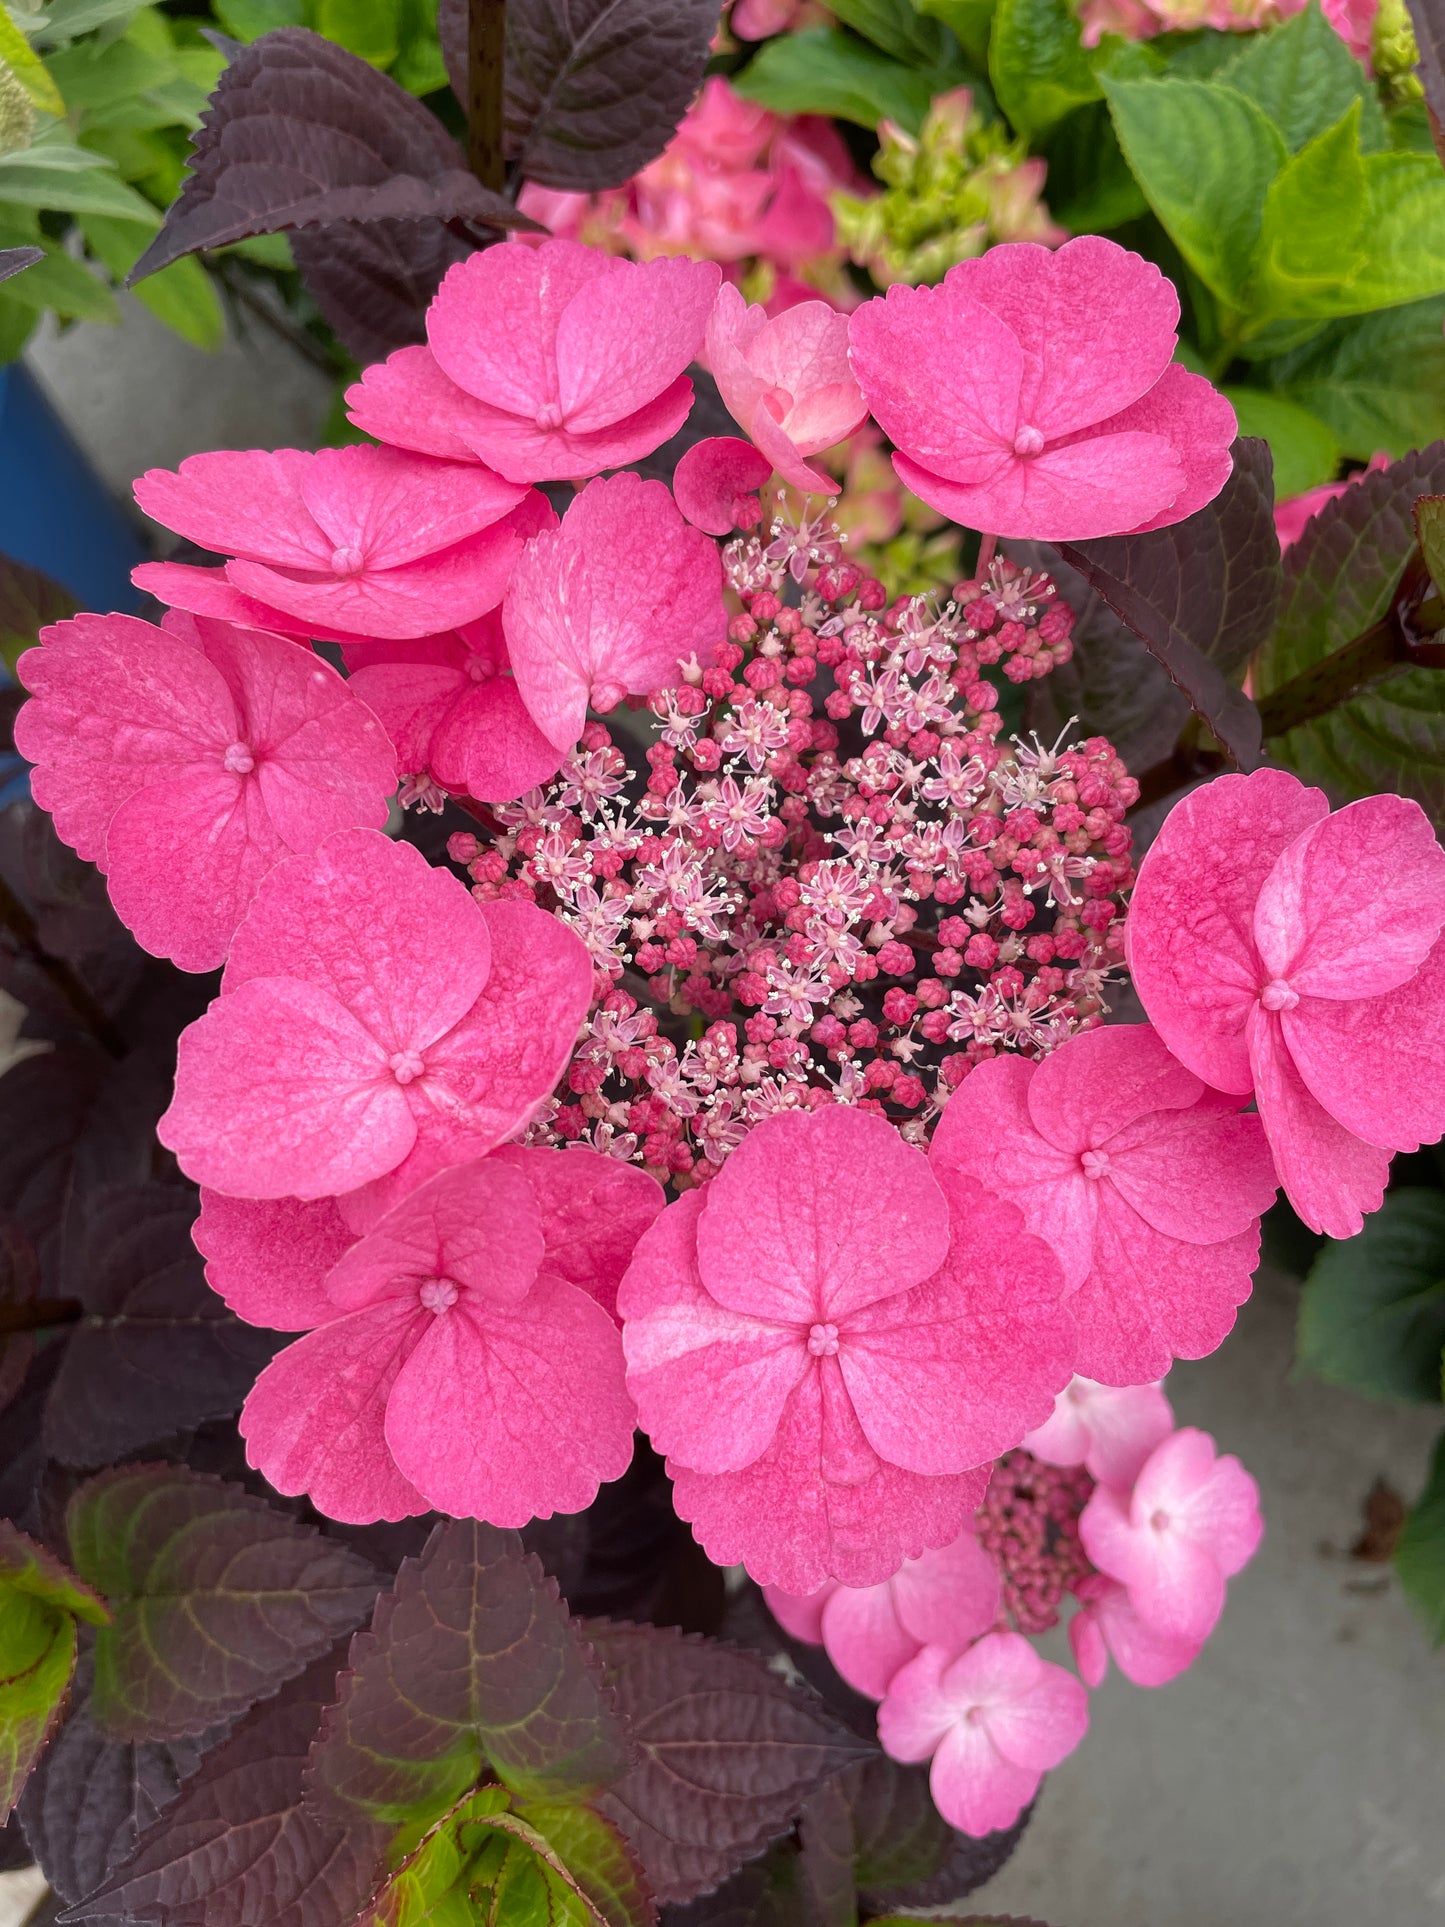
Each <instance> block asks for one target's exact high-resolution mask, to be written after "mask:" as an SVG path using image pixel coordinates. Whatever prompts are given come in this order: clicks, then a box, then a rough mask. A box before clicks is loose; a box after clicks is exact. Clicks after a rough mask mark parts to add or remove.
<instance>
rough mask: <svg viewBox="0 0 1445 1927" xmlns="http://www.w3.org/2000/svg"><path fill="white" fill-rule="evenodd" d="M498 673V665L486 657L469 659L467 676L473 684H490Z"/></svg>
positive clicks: (471, 657)
mask: <svg viewBox="0 0 1445 1927" xmlns="http://www.w3.org/2000/svg"><path fill="white" fill-rule="evenodd" d="M496 673H497V670H496V665H495V664H494V663H490V662H488V661H487V658H486V657H485V656H468V657H467V675H468V676H469V677H470V678H471V680H472V681H473V682H490V681H491V680H492V678H493V677H494V676H495V675H496Z"/></svg>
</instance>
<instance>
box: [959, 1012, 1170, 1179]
mask: <svg viewBox="0 0 1445 1927" xmlns="http://www.w3.org/2000/svg"><path fill="white" fill-rule="evenodd" d="M971 1082H972V1079H971V1078H970V1079H967V1080H965V1088H967V1084H968V1083H971ZM1199 1096H1200V1083H1199V1079H1198V1078H1197V1077H1195V1076H1194V1075H1193V1074H1192V1073H1191V1072H1189V1071H1187V1070H1186V1069H1185V1068H1184V1066H1183V1065H1182V1064H1181V1063H1180V1062H1179V1061H1178V1059H1177V1058H1175V1057H1172V1056H1171V1055H1170V1053H1169V1050H1168V1047H1167V1046H1166V1045H1165V1043H1164V1040H1163V1038H1162V1037H1160V1035H1159V1033H1158V1031H1156V1030H1154V1029H1153V1028H1152V1027H1151V1026H1150V1025H1148V1024H1109V1025H1106V1026H1105V1027H1104V1028H1103V1029H1101V1030H1087V1031H1080V1032H1079V1033H1078V1034H1077V1035H1075V1036H1073V1037H1070V1038H1069V1039H1067V1041H1066V1042H1064V1043H1062V1044H1061V1045H1060V1046H1059V1048H1058V1049H1057V1050H1056V1051H1050V1053H1049V1055H1048V1056H1047V1057H1046V1058H1045V1059H1044V1060H1043V1062H1042V1063H1041V1064H1040V1065H1039V1066H1038V1068H1037V1070H1036V1072H1035V1073H1034V1076H1033V1079H1032V1081H1031V1082H1030V1083H1029V1086H1028V1107H1029V1116H1030V1117H1031V1118H1032V1119H1033V1123H1034V1128H1035V1130H1037V1131H1038V1132H1039V1134H1040V1136H1042V1137H1045V1138H1047V1139H1048V1141H1049V1143H1050V1144H1053V1145H1056V1146H1057V1147H1058V1149H1059V1150H1060V1151H1068V1152H1072V1153H1074V1154H1075V1155H1077V1154H1078V1153H1079V1152H1082V1151H1093V1150H1097V1149H1098V1148H1099V1146H1100V1145H1104V1144H1107V1143H1109V1141H1110V1140H1111V1139H1112V1138H1113V1137H1114V1136H1115V1134H1116V1133H1117V1132H1119V1131H1122V1130H1123V1129H1124V1128H1125V1127H1126V1126H1128V1125H1131V1124H1133V1123H1134V1122H1135V1120H1136V1119H1138V1118H1142V1117H1145V1116H1147V1115H1148V1114H1149V1113H1150V1112H1153V1111H1170V1112H1172V1111H1182V1110H1184V1109H1185V1108H1186V1107H1187V1106H1189V1105H1191V1104H1194V1103H1196V1102H1197V1101H1198V1099H1199Z"/></svg>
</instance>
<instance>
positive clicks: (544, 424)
mask: <svg viewBox="0 0 1445 1927" xmlns="http://www.w3.org/2000/svg"><path fill="white" fill-rule="evenodd" d="M533 420H534V421H535V422H536V424H537V426H538V428H541V429H544V430H546V429H553V428H560V427H561V426H562V404H561V402H556V401H544V402H543V404H542V406H541V407H540V408H539V409H538V410H537V413H536V414H535V416H534V417H533Z"/></svg>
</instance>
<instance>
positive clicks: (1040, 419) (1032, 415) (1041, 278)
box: [944, 234, 1179, 441]
mask: <svg viewBox="0 0 1445 1927" xmlns="http://www.w3.org/2000/svg"><path fill="white" fill-rule="evenodd" d="M944 286H945V287H946V288H947V289H949V290H950V291H952V290H955V289H956V290H958V291H959V292H960V293H962V294H963V295H966V296H968V297H969V298H970V299H972V300H974V301H977V302H980V303H981V304H982V305H983V306H984V307H985V308H987V309H989V310H990V311H991V312H992V313H993V314H996V315H997V316H998V318H999V320H1000V321H1003V322H1006V323H1007V324H1008V326H1009V327H1010V328H1011V329H1012V330H1013V332H1014V334H1015V335H1016V336H1017V337H1018V340H1019V344H1020V346H1021V348H1022V349H1023V355H1024V376H1023V384H1022V391H1021V393H1020V396H1019V419H1020V420H1021V421H1027V422H1032V423H1033V424H1034V426H1035V427H1037V428H1039V429H1041V430H1042V431H1043V433H1044V435H1045V436H1046V437H1047V438H1048V440H1050V441H1055V440H1057V439H1058V438H1059V437H1060V436H1062V435H1068V434H1071V433H1072V432H1073V431H1074V430H1076V429H1080V428H1087V427H1089V426H1091V425H1092V424H1093V423H1096V422H1102V421H1105V420H1106V419H1107V418H1108V417H1109V416H1111V415H1116V414H1118V412H1119V411H1120V409H1123V408H1127V407H1128V405H1129V404H1130V402H1133V401H1137V400H1138V398H1139V397H1140V396H1141V395H1143V394H1146V393H1147V392H1148V390H1149V389H1151V388H1152V387H1153V386H1154V384H1155V383H1156V382H1157V381H1158V380H1159V377H1160V376H1161V375H1162V374H1163V373H1164V371H1165V369H1166V368H1167V367H1168V366H1169V361H1170V357H1171V355H1172V354H1173V353H1174V346H1175V342H1176V340H1177V338H1178V337H1177V334H1176V330H1177V328H1178V326H1179V297H1178V295H1177V294H1176V293H1175V292H1174V288H1173V286H1172V284H1171V283H1170V282H1169V281H1167V280H1166V279H1165V277H1164V276H1163V275H1162V274H1161V273H1160V272H1159V270H1158V268H1156V267H1155V266H1154V265H1153V263H1152V262H1149V261H1145V260H1143V259H1142V258H1141V257H1140V256H1139V255H1137V254H1131V253H1130V252H1129V250H1128V249H1127V248H1121V247H1120V246H1119V245H1118V243H1117V242H1115V241H1106V240H1104V239H1103V238H1102V237H1101V236H1099V235H1094V234H1086V235H1080V236H1079V237H1077V238H1076V239H1075V240H1072V241H1066V242H1065V243H1064V245H1063V246H1062V247H1061V248H1046V247H1041V246H1039V245H1038V243H1036V242H1032V241H1015V242H1007V243H1005V244H1004V245H1003V246H1001V247H993V248H990V249H988V251H987V252H986V253H984V254H981V255H979V256H978V257H977V258H976V259H975V260H972V261H962V262H960V263H959V265H958V266H957V267H955V268H950V270H949V272H948V275H947V277H946V279H945V281H944Z"/></svg>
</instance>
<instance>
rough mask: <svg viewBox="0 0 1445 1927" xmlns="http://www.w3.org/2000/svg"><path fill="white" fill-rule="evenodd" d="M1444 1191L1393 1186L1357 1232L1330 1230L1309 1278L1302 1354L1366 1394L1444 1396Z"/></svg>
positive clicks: (1424, 1400)
mask: <svg viewBox="0 0 1445 1927" xmlns="http://www.w3.org/2000/svg"><path fill="white" fill-rule="evenodd" d="M1442 1351H1445V1192H1441V1191H1429V1190H1425V1189H1423V1188H1419V1189H1416V1188H1411V1189H1404V1190H1399V1191H1391V1192H1390V1193H1389V1195H1388V1196H1387V1197H1386V1199H1385V1202H1384V1204H1383V1205H1382V1206H1381V1207H1380V1209H1379V1210H1378V1211H1376V1212H1374V1213H1372V1214H1371V1216H1369V1217H1368V1218H1366V1220H1365V1228H1364V1230H1363V1231H1361V1232H1360V1233H1359V1234H1358V1236H1356V1237H1353V1238H1347V1239H1344V1240H1335V1239H1331V1240H1330V1242H1329V1243H1328V1244H1327V1245H1326V1246H1325V1248H1324V1250H1323V1251H1322V1252H1321V1253H1320V1255H1319V1257H1318V1258H1316V1260H1315V1262H1314V1265H1313V1267H1312V1268H1311V1270H1310V1274H1309V1277H1308V1278H1307V1279H1306V1280H1305V1287H1304V1297H1303V1299H1302V1300H1301V1303H1300V1320H1299V1363H1300V1367H1301V1369H1302V1370H1304V1371H1307V1372H1312V1373H1313V1374H1314V1376H1315V1377H1316V1378H1322V1379H1324V1381H1325V1382H1326V1384H1329V1385H1342V1386H1344V1388H1345V1389H1346V1390H1347V1391H1351V1392H1362V1393H1363V1394H1364V1396H1365V1397H1366V1398H1386V1399H1407V1400H1410V1401H1412V1402H1413V1403H1416V1404H1423V1405H1434V1404H1438V1402H1439V1400H1440V1395H1441V1393H1440V1359H1441V1354H1442Z"/></svg>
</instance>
